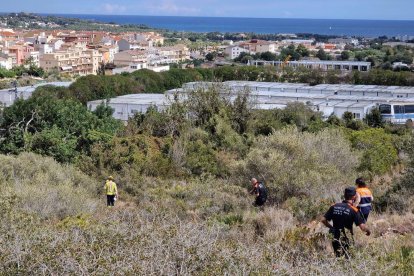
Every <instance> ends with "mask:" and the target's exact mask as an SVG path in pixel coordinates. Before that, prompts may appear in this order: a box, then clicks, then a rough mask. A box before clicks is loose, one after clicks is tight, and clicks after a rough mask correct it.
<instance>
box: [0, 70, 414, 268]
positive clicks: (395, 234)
mask: <svg viewBox="0 0 414 276" xmlns="http://www.w3.org/2000/svg"><path fill="white" fill-rule="evenodd" d="M222 70H224V69H222ZM173 72H175V73H177V74H179V73H182V72H181V71H173ZM191 72H193V73H194V71H191ZM144 73H148V72H143V73H142V74H144ZM131 76H135V77H137V78H138V77H140V78H142V79H141V80H142V81H144V80H145V81H146V83H147V84H148V85H149V86H150V85H151V84H155V83H157V82H156V80H153V79H151V78H145V76H142V75H141V76H140V75H131ZM131 76H116V77H114V78H107V77H87V78H82V79H81V80H80V81H78V82H77V83H75V85H73V86H72V87H70V88H56V87H51V86H45V87H41V88H38V89H37V91H35V92H34V93H33V95H32V97H31V98H30V99H28V100H17V101H16V102H15V103H14V104H13V105H12V106H10V107H6V108H4V109H3V110H2V112H1V117H0V118H1V120H0V130H1V131H0V152H1V155H0V164H1V165H0V180H1V185H2V187H3V189H2V191H3V192H2V193H1V194H0V197H1V198H0V207H1V209H2V212H0V242H1V244H2V246H1V247H0V271H1V272H2V273H1V274H5V275H16V274H92V275H102V274H127V275H128V274H140V275H143V274H150V275H151V274H152V275H171V274H180V275H220V274H227V275H228V274H231V275H233V274H243V275H244V274H257V275H267V274H272V273H274V274H290V275H298V274H300V275H302V274H303V275H305V274H318V275H319V274H320V275H343V274H353V275H355V274H356V275H365V274H369V275H371V274H373V275H376V274H378V275H385V274H390V275H411V274H413V273H414V267H413V264H414V244H413V234H414V225H413V219H414V215H413V211H414V188H413V187H414V185H413V179H414V178H413V172H414V171H413V168H414V152H413V150H414V147H413V139H412V138H413V137H412V135H413V132H412V126H411V125H410V124H407V125H390V124H387V123H385V122H384V121H382V120H381V116H380V114H379V111H378V110H377V109H374V110H372V111H371V113H369V114H368V116H367V120H365V121H360V120H356V119H354V118H353V116H352V113H349V112H348V113H345V115H344V117H343V118H337V117H335V116H331V117H330V118H329V119H328V120H323V118H322V114H321V113H319V112H315V111H313V110H312V109H311V108H309V107H308V106H306V105H304V104H299V103H292V104H289V105H288V106H287V107H286V108H285V109H283V110H279V109H274V110H254V109H253V108H252V104H251V103H250V100H249V93H250V92H249V91H244V92H242V93H240V94H239V95H238V96H237V97H236V98H235V99H233V100H232V101H231V100H230V98H229V97H226V96H224V97H223V96H222V95H220V93H219V91H218V90H216V89H214V87H212V88H211V89H208V90H196V91H192V92H191V93H189V94H188V98H187V100H186V101H184V102H174V103H173V104H172V105H171V107H170V108H169V109H168V110H165V111H157V110H156V109H154V108H150V109H149V110H148V112H147V113H145V114H139V113H138V114H136V115H135V116H134V117H133V118H131V119H130V120H129V121H128V124H127V125H124V124H122V123H120V122H119V121H116V120H115V119H113V118H112V116H111V115H112V112H113V111H112V110H111V108H109V107H108V106H106V105H105V104H103V105H101V106H99V108H98V109H97V110H96V111H94V112H91V111H90V110H88V108H87V107H86V106H85V104H84V102H85V101H86V100H87V99H89V97H90V98H95V97H96V96H97V95H100V96H103V97H106V96H108V95H112V93H117V94H118V93H119V94H122V93H126V92H127V91H128V89H129V88H130V87H133V85H132V84H131V83H130V81H131V79H130V78H129V77H131ZM155 76H158V77H160V78H161V76H162V80H163V81H165V83H164V82H161V81H160V82H158V84H160V85H161V84H162V85H164V84H165V85H173V84H171V83H169V81H171V80H177V78H175V79H174V78H172V77H171V78H166V75H155ZM118 80H124V81H125V83H124V84H127V83H129V84H130V85H131V86H129V85H126V86H122V85H119V82H118ZM177 81H178V80H177ZM179 81H181V80H179ZM108 175H113V176H114V178H115V180H116V182H117V183H118V185H119V188H120V199H119V200H118V201H117V203H116V205H117V206H116V207H115V208H112V209H111V208H107V207H106V206H105V198H104V194H103V183H104V180H105V179H106V177H107V176H108ZM358 176H363V177H364V178H365V179H367V180H368V181H369V183H370V188H371V189H372V190H373V193H374V197H375V201H374V212H373V214H372V215H370V220H369V223H368V226H369V227H370V228H371V229H372V230H373V234H372V235H371V236H370V237H366V236H365V235H363V234H362V232H361V231H360V230H358V229H356V248H355V250H354V253H353V254H354V255H353V258H352V262H347V261H344V260H343V259H335V258H334V255H333V252H332V249H331V246H330V238H329V236H328V231H327V229H326V228H324V227H322V226H321V224H320V223H319V220H320V219H321V216H322V215H323V214H324V213H325V211H326V210H327V208H329V206H330V205H331V204H332V203H334V202H338V201H340V200H341V196H342V193H343V189H344V187H346V186H350V185H353V184H354V181H355V178H356V177H358ZM252 177H257V178H259V179H260V180H264V181H265V183H266V185H267V187H268V189H269V200H268V202H267V204H266V206H265V208H264V210H260V209H258V208H255V207H253V206H252V202H253V198H252V196H251V195H249V194H248V189H249V188H250V187H251V186H250V183H249V180H250V178H252Z"/></svg>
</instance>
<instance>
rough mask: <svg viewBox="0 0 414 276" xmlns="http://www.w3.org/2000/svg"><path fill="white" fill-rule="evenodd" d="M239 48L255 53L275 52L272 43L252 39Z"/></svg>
mask: <svg viewBox="0 0 414 276" xmlns="http://www.w3.org/2000/svg"><path fill="white" fill-rule="evenodd" d="M239 46H240V47H242V48H245V49H247V50H249V51H250V52H255V53H265V52H271V53H275V52H276V44H275V43H274V42H272V41H266V40H259V39H252V40H250V41H247V42H242V43H240V44H239Z"/></svg>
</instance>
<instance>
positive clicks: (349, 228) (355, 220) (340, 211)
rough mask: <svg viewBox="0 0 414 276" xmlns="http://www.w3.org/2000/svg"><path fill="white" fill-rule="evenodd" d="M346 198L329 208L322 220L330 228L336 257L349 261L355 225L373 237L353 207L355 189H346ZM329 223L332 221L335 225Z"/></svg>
mask: <svg viewBox="0 0 414 276" xmlns="http://www.w3.org/2000/svg"><path fill="white" fill-rule="evenodd" d="M344 196H345V200H344V201H343V202H341V203H336V204H334V205H332V206H331V207H330V208H329V210H328V211H327V212H326V214H325V216H324V218H323V219H322V223H323V224H324V225H325V226H326V227H328V228H329V232H330V233H331V234H332V235H333V237H332V238H333V239H332V247H333V249H334V251H335V256H336V257H341V256H345V257H346V258H347V259H348V258H349V257H350V256H349V247H350V246H352V245H353V243H354V239H353V235H354V232H353V225H354V224H355V225H356V226H359V228H360V229H361V230H362V231H364V232H365V233H366V235H367V236H369V235H371V231H370V230H369V229H368V227H367V226H366V225H365V223H364V220H363V218H362V216H361V214H360V213H359V212H358V209H357V208H355V207H354V206H353V205H352V203H353V201H354V200H355V198H356V189H355V187H348V188H346V189H345V193H344ZM329 221H332V222H333V225H331V224H330V223H329Z"/></svg>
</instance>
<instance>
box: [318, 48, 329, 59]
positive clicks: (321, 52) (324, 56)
mask: <svg viewBox="0 0 414 276" xmlns="http://www.w3.org/2000/svg"><path fill="white" fill-rule="evenodd" d="M316 57H317V58H319V59H320V60H329V59H330V58H329V55H328V54H327V53H326V52H325V50H324V49H319V51H318V52H317V53H316Z"/></svg>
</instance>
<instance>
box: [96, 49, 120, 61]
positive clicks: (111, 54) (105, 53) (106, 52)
mask: <svg viewBox="0 0 414 276" xmlns="http://www.w3.org/2000/svg"><path fill="white" fill-rule="evenodd" d="M97 49H98V51H99V53H100V54H101V55H102V61H103V62H104V63H113V62H114V58H115V55H116V54H117V53H119V47H118V45H111V46H106V45H104V46H100V47H98V48H97Z"/></svg>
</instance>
